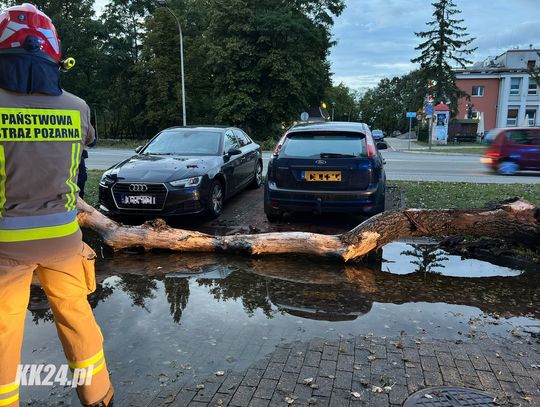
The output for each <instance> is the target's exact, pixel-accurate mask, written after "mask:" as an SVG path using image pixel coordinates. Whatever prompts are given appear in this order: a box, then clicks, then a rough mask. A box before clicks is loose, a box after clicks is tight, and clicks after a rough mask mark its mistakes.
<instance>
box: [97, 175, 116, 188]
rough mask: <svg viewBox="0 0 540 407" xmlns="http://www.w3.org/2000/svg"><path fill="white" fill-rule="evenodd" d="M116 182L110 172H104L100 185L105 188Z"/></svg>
mask: <svg viewBox="0 0 540 407" xmlns="http://www.w3.org/2000/svg"><path fill="white" fill-rule="evenodd" d="M112 184H114V179H113V178H112V177H111V176H110V175H109V174H103V175H102V176H101V179H100V180H99V185H100V186H102V187H104V188H109V187H110V186H111V185H112Z"/></svg>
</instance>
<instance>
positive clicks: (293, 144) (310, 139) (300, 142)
mask: <svg viewBox="0 0 540 407" xmlns="http://www.w3.org/2000/svg"><path fill="white" fill-rule="evenodd" d="M363 139H364V135H363V134H361V133H334V132H329V133H304V132H303V133H292V134H289V136H288V140H287V142H286V143H285V145H284V146H283V154H284V155H286V156H287V157H305V158H308V157H309V158H349V157H359V156H362V155H364V153H365V151H364V150H365V147H364V145H365V143H364V142H363Z"/></svg>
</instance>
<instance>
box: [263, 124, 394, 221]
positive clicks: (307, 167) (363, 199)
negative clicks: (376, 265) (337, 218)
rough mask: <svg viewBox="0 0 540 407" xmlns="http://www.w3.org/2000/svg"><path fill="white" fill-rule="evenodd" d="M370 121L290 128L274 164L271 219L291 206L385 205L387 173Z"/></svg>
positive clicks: (351, 208) (355, 209)
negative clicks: (368, 123) (367, 123)
mask: <svg viewBox="0 0 540 407" xmlns="http://www.w3.org/2000/svg"><path fill="white" fill-rule="evenodd" d="M378 148H381V149H383V148H387V146H386V144H385V143H377V145H375V142H374V140H373V138H372V136H371V132H370V130H369V127H368V126H367V125H365V124H363V123H352V122H324V123H303V124H299V125H296V126H294V127H292V128H291V129H289V130H288V131H287V132H286V133H285V135H284V136H283V137H282V139H281V140H280V141H279V143H278V144H277V146H276V148H275V150H274V154H273V157H272V159H271V160H270V162H269V164H268V173H267V182H266V185H265V189H264V211H265V213H266V216H267V218H268V220H269V221H276V220H278V219H279V218H280V217H281V216H282V215H283V213H285V212H315V213H322V212H348V213H352V214H363V215H373V214H376V213H379V212H382V211H383V210H384V200H385V190H386V175H385V172H384V166H383V162H384V161H383V158H382V156H381V155H380V153H379V151H378Z"/></svg>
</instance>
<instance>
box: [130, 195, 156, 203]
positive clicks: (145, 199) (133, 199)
mask: <svg viewBox="0 0 540 407" xmlns="http://www.w3.org/2000/svg"><path fill="white" fill-rule="evenodd" d="M122 203H123V204H124V205H155V204H156V197H155V196H149V195H124V196H123V197H122Z"/></svg>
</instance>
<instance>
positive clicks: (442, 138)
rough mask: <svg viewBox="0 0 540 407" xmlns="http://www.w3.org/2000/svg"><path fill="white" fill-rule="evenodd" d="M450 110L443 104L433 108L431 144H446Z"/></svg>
mask: <svg viewBox="0 0 540 407" xmlns="http://www.w3.org/2000/svg"><path fill="white" fill-rule="evenodd" d="M449 119H450V109H449V108H448V106H447V105H445V104H444V103H441V104H439V105H437V106H435V114H434V118H433V123H432V126H433V129H432V130H433V131H432V133H431V134H432V140H433V144H448V120H449Z"/></svg>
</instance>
